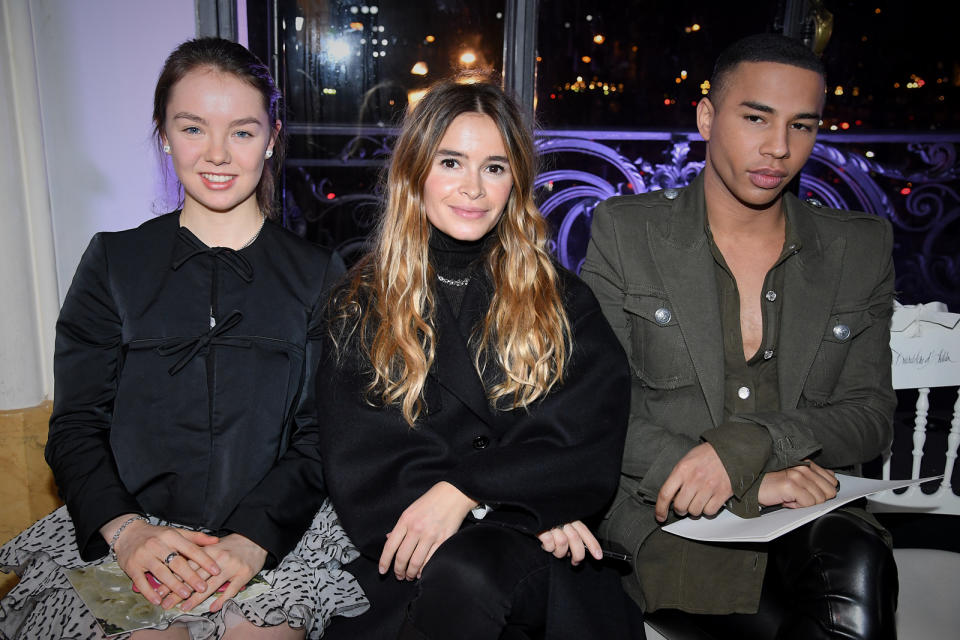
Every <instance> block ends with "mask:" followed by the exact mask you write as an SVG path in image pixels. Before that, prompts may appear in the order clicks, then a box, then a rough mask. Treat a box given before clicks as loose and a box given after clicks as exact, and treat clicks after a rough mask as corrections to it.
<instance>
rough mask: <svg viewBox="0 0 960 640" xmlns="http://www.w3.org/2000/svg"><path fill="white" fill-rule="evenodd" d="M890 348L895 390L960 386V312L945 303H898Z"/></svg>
mask: <svg viewBox="0 0 960 640" xmlns="http://www.w3.org/2000/svg"><path fill="white" fill-rule="evenodd" d="M890 350H891V353H892V356H893V388H894V389H917V388H921V387H947V386H955V385H960V314H956V313H950V312H948V311H947V307H946V305H944V304H943V303H942V302H929V303H927V304H919V305H907V306H903V305H900V304H898V303H894V311H893V319H892V320H891V322H890Z"/></svg>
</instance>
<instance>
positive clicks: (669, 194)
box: [663, 189, 680, 200]
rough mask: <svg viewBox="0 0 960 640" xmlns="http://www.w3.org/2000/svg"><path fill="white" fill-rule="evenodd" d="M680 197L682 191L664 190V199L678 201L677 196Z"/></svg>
mask: <svg viewBox="0 0 960 640" xmlns="http://www.w3.org/2000/svg"><path fill="white" fill-rule="evenodd" d="M679 195H680V191H679V190H677V189H664V190H663V197H664V198H666V199H667V200H676V199H677V196H679Z"/></svg>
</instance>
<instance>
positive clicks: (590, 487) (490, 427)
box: [317, 269, 630, 560]
mask: <svg viewBox="0 0 960 640" xmlns="http://www.w3.org/2000/svg"><path fill="white" fill-rule="evenodd" d="M490 286H491V285H490V284H489V282H488V281H487V280H486V279H485V278H483V277H475V278H473V279H472V280H471V283H470V285H469V287H468V289H467V291H466V292H465V294H464V300H463V303H462V311H461V314H460V318H461V320H458V319H457V318H456V317H454V314H453V312H452V311H451V309H450V307H449V306H448V305H447V304H446V300H445V299H444V298H443V296H442V295H439V296H438V308H437V327H436V329H437V351H436V359H435V363H434V366H433V367H432V369H431V370H430V372H429V375H428V378H427V381H426V389H425V400H426V404H427V412H426V415H424V416H422V417H421V419H420V420H419V421H418V422H417V424H416V425H415V427H414V428H410V427H408V426H407V424H406V422H404V421H403V419H402V417H401V414H400V411H399V410H398V409H397V408H396V407H387V408H383V407H380V406H372V405H371V404H369V403H368V402H367V401H366V399H365V398H364V389H365V387H366V385H367V384H368V382H369V380H370V378H369V372H368V364H367V363H365V361H364V358H363V357H361V356H360V355H359V354H358V353H357V350H356V348H350V347H349V346H348V347H347V348H346V349H345V350H344V351H343V352H342V353H340V354H339V356H338V355H337V354H335V352H334V350H333V349H330V348H326V349H324V351H325V354H326V357H327V358H329V361H328V364H327V366H326V367H325V370H324V373H322V374H321V375H318V376H317V402H318V406H319V413H320V415H321V416H323V421H324V425H323V426H322V427H321V428H320V434H319V440H318V442H319V446H320V449H321V451H322V457H323V467H324V477H325V479H326V484H327V488H328V490H329V492H330V497H331V499H332V500H333V504H334V506H335V507H336V509H337V513H338V514H339V516H340V519H341V522H342V524H343V526H344V528H345V529H346V531H347V533H348V534H349V535H350V538H351V539H352V540H353V542H354V543H355V544H356V545H357V546H358V547H359V549H360V551H361V553H362V554H364V555H365V556H366V557H367V558H370V559H374V560H375V559H377V558H379V556H380V553H381V551H382V548H383V543H384V540H385V534H386V533H387V532H389V531H390V530H391V529H392V528H393V526H394V524H395V523H396V521H397V519H398V518H399V517H400V514H401V513H402V512H403V510H404V509H406V508H407V507H408V506H409V505H410V504H411V503H412V502H413V501H414V500H416V499H417V498H419V497H420V496H421V495H423V494H424V493H425V492H426V491H427V490H428V489H430V487H431V486H433V485H434V484H435V483H437V482H440V481H444V480H445V481H447V482H450V483H451V484H453V485H454V486H455V487H457V488H458V489H460V490H461V491H462V492H463V493H464V494H466V495H468V496H470V497H472V498H473V499H475V500H478V501H479V502H480V503H486V504H489V505H495V506H496V508H495V509H494V511H493V512H491V513H490V514H488V515H487V517H486V519H485V521H486V522H497V523H501V524H506V525H508V526H513V527H517V528H520V529H523V530H525V531H527V532H529V533H531V534H536V533H538V532H540V531H543V530H545V529H548V528H550V527H552V526H554V525H558V524H561V523H565V522H568V521H571V520H576V519H584V520H587V519H590V518H591V517H593V516H595V515H599V514H600V513H602V511H603V509H604V508H605V506H606V505H607V503H608V502H609V501H610V499H611V497H612V496H613V494H614V491H615V489H616V486H617V479H618V475H619V466H620V460H621V455H622V451H623V442H624V437H625V430H626V423H627V412H628V398H629V393H630V377H629V369H628V365H627V361H626V357H625V354H624V351H623V349H622V347H621V346H620V344H619V342H618V341H617V338H616V336H615V335H614V333H613V331H612V330H611V329H610V327H609V325H608V324H607V321H606V320H605V319H604V317H603V314H602V313H601V310H600V306H599V304H598V303H597V301H596V298H594V296H593V294H592V293H591V292H590V290H589V289H588V288H587V287H586V285H584V284H583V283H582V282H581V281H580V280H579V279H578V278H577V277H576V276H574V275H572V274H570V273H568V272H566V271H563V270H562V269H561V270H560V286H561V290H562V291H563V296H564V304H565V307H566V310H567V314H568V316H569V319H570V323H571V326H572V331H573V349H572V353H571V357H570V360H569V364H568V367H567V370H566V374H565V377H564V381H563V383H562V385H560V386H558V387H556V388H554V390H553V391H552V392H551V393H550V394H549V395H548V396H547V397H546V398H544V399H543V400H541V401H540V402H538V403H536V404H535V405H534V406H532V407H530V408H529V410H524V409H515V410H512V411H494V410H493V409H491V407H490V405H489V403H488V401H487V399H486V394H485V391H484V387H483V384H482V382H481V380H480V377H479V376H478V375H477V372H476V370H475V368H474V365H473V356H472V353H471V352H470V350H469V349H468V347H467V338H468V336H469V335H470V332H471V330H472V326H470V323H471V320H470V319H472V318H482V317H483V315H484V312H485V310H486V308H487V305H488V304H489V300H490V294H491V291H490Z"/></svg>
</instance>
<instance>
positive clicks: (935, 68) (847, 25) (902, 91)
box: [823, 0, 960, 132]
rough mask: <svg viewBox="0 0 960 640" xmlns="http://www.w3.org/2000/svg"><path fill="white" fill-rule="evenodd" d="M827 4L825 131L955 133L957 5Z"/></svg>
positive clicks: (959, 119)
mask: <svg viewBox="0 0 960 640" xmlns="http://www.w3.org/2000/svg"><path fill="white" fill-rule="evenodd" d="M824 4H825V6H826V8H827V9H828V10H829V11H830V12H831V13H832V14H833V37H832V38H831V39H830V42H829V43H828V44H827V47H826V49H825V50H824V53H823V60H824V64H825V65H826V67H827V82H828V84H829V90H828V92H827V108H826V111H825V114H824V128H825V129H827V130H831V131H838V132H843V131H848V132H855V131H863V130H940V131H943V130H954V131H956V130H960V109H958V107H960V48H958V47H957V27H956V24H957V22H956V19H955V18H956V5H955V3H942V2H933V1H931V0H912V1H911V2H903V1H902V0H899V1H898V0H889V1H887V0H884V1H878V0H874V1H873V2H864V1H862V0H856V1H854V0H845V1H842V2H825V3H824ZM951 16H953V17H951ZM844 123H847V127H848V128H843V124H844ZM834 126H835V127H836V129H834V128H833V127H834Z"/></svg>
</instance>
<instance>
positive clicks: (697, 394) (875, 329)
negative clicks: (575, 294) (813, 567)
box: [581, 177, 896, 612]
mask: <svg viewBox="0 0 960 640" xmlns="http://www.w3.org/2000/svg"><path fill="white" fill-rule="evenodd" d="M784 202H785V206H786V213H787V217H788V220H789V223H790V224H791V225H793V228H794V230H795V232H796V234H797V235H798V236H799V238H800V247H801V248H800V250H799V252H798V253H797V254H796V255H793V256H791V258H790V259H789V260H788V261H786V262H785V264H784V265H783V267H784V268H785V269H786V271H785V274H784V283H783V291H782V292H781V293H780V295H781V296H782V305H783V306H782V313H781V316H780V318H781V319H780V322H781V325H780V332H779V335H780V340H779V347H778V353H777V361H778V362H777V373H778V377H779V395H780V408H781V410H780V411H775V412H763V413H753V414H739V415H733V416H729V417H728V421H733V422H742V423H746V424H747V425H749V426H750V427H752V428H745V429H744V433H745V434H755V433H756V431H755V429H756V426H757V425H758V426H760V427H762V428H763V429H766V431H767V432H768V433H769V435H770V441H764V442H762V443H758V445H757V446H763V447H767V449H768V450H769V451H770V454H769V459H768V460H767V463H766V465H765V467H764V469H763V470H760V471H759V473H757V475H756V476H754V477H752V478H751V477H747V478H745V479H744V478H739V479H738V480H737V482H735V483H734V492H735V495H742V494H743V493H744V491H743V489H744V488H745V487H742V486H741V487H738V486H737V483H741V484H742V483H744V482H747V483H749V482H750V481H751V480H753V481H755V482H757V483H758V482H759V480H760V478H761V477H762V472H763V471H772V470H777V469H783V468H786V467H789V466H794V465H797V464H799V463H801V461H802V460H803V459H804V458H810V459H812V460H814V461H815V462H817V463H818V464H820V465H821V466H823V467H826V468H830V469H834V470H837V471H843V472H846V473H858V472H859V466H860V464H861V463H864V462H867V461H870V460H872V459H874V458H876V457H877V456H878V455H880V454H881V453H882V452H883V451H885V450H886V449H888V448H889V446H890V443H891V441H892V437H893V411H894V408H895V406H896V396H895V394H894V392H893V390H892V388H891V373H890V364H891V363H890V349H889V319H890V316H891V313H892V302H893V293H894V291H893V286H894V273H893V264H892V259H891V250H892V230H891V227H890V224H889V222H888V221H886V220H884V219H882V218H879V217H876V216H873V215H867V214H863V213H856V212H848V211H840V210H835V209H828V208H823V207H817V206H814V205H811V204H808V203H805V202H801V201H800V200H799V199H797V198H796V197H794V196H793V195H792V194H786V195H785V196H784ZM705 219H706V205H705V202H704V194H703V182H702V177H698V178H697V179H695V180H694V181H693V182H692V183H691V184H690V186H689V187H687V188H685V189H682V190H677V189H667V190H663V191H658V192H652V193H647V194H643V195H634V196H619V197H614V198H610V199H609V200H607V201H605V202H603V203H601V204H600V205H599V206H598V207H597V209H596V211H595V213H594V218H593V225H592V231H591V235H592V237H591V240H590V245H589V248H588V250H587V257H586V260H585V262H584V264H583V268H582V271H581V276H582V278H583V279H584V280H585V281H586V282H587V284H588V285H589V286H590V287H591V288H592V289H593V291H594V293H595V294H596V296H597V298H598V299H599V301H600V304H601V306H602V308H603V311H604V314H605V315H606V318H607V320H608V321H609V322H610V324H611V326H612V327H613V329H614V332H615V333H616V334H617V336H618V338H619V340H620V342H621V344H622V345H623V347H624V349H625V350H626V352H627V354H628V356H629V359H630V365H631V370H632V378H633V382H632V393H631V399H630V403H631V415H630V424H629V431H628V434H627V441H626V448H625V451H624V456H623V464H622V469H621V477H620V486H619V490H618V494H617V497H616V499H615V501H614V503H613V504H612V506H611V508H610V510H609V512H608V514H607V516H606V518H605V520H604V522H603V524H602V525H601V528H600V534H601V536H602V537H604V538H606V539H608V540H610V541H613V542H615V543H617V544H619V545H621V546H623V547H625V548H626V550H627V551H629V552H631V553H632V554H633V556H634V559H635V560H634V562H635V563H636V558H637V557H638V556H639V555H640V553H639V551H640V546H641V545H642V544H643V542H644V540H646V539H647V538H648V536H650V535H651V533H653V532H654V531H655V530H656V529H657V528H658V526H659V525H658V523H657V522H656V520H655V519H654V509H653V505H654V503H655V502H656V498H657V493H658V492H659V490H660V487H661V485H662V484H663V483H664V481H665V480H666V479H667V476H668V475H669V474H670V472H671V471H672V469H673V467H674V465H675V464H676V463H677V462H678V461H679V460H680V458H682V457H683V456H684V455H685V454H686V453H687V452H688V451H689V450H690V449H691V448H693V447H694V446H696V445H698V444H700V443H701V442H703V441H704V438H703V435H704V433H705V432H707V431H709V430H711V429H716V428H717V427H718V426H719V425H721V424H722V423H723V422H724V420H725V416H724V415H723V414H724V397H723V393H724V354H723V335H722V331H721V316H720V302H719V299H718V296H719V294H718V291H717V283H716V277H715V262H714V258H713V256H712V254H711V252H710V247H709V242H708V238H707V236H706V233H705ZM770 442H772V448H771V447H770ZM744 446H745V447H750V446H752V445H751V444H750V443H749V442H745V443H744ZM761 455H762V454H761ZM728 471H731V470H730V469H728ZM753 495H754V497H755V490H754V492H753ZM735 502H736V500H733V501H732V502H731V503H730V504H729V506H730V507H731V508H733V510H734V511H735V512H742V510H741V509H738V508H737V506H738V505H736V504H734V503H735ZM713 547H715V550H716V553H717V554H729V555H730V557H729V558H725V560H727V561H725V562H721V563H719V565H720V566H725V567H731V566H740V567H741V568H742V570H739V571H737V570H733V571H731V572H730V574H728V575H725V576H718V577H715V578H714V581H713V582H711V580H709V579H708V580H706V581H704V582H701V583H700V587H699V588H693V587H691V585H689V584H688V585H684V584H683V583H682V581H678V580H657V582H658V583H662V584H644V585H643V589H642V592H641V591H640V585H639V583H638V582H637V580H636V574H637V567H636V564H635V566H634V579H633V580H630V579H628V580H626V581H625V587H626V588H627V590H628V591H629V592H630V593H631V595H632V596H633V597H634V599H635V600H637V601H638V602H639V603H640V604H641V606H646V607H647V609H648V610H653V609H656V608H659V607H661V606H670V607H678V608H682V609H686V610H690V611H714V612H722V611H734V610H738V611H742V610H744V607H743V606H742V599H743V598H744V597H746V599H747V600H751V599H753V598H754V595H755V596H756V598H759V592H760V585H761V583H762V577H763V570H764V568H765V566H766V565H765V563H766V555H765V553H763V552H762V549H761V550H760V551H757V550H755V549H747V548H733V547H724V546H723V545H713ZM738 555H739V556H742V558H737V557H736V556H738ZM684 560H685V559H683V558H679V557H677V558H661V559H660V560H659V562H661V563H664V564H663V565H662V566H663V567H665V569H663V570H661V571H660V573H659V574H657V575H661V576H666V575H667V573H666V571H668V570H672V569H671V567H676V566H679V564H680V563H681V562H683V561H684ZM686 560H689V559H686ZM670 563H673V565H671V564H670ZM678 570H679V569H678ZM688 570H689V568H688ZM647 575H649V572H648V574H647ZM738 581H740V582H744V583H749V584H742V585H740V586H741V589H740V595H739V596H730V594H729V593H728V590H727V589H717V590H714V589H711V588H710V586H711V585H713V584H717V585H719V584H726V585H731V584H736V583H737V582H738ZM704 585H707V586H704ZM744 594H747V595H746V596H744ZM751 594H753V595H751ZM732 597H733V598H734V599H736V597H740V598H741V601H740V603H739V605H738V604H737V603H734V602H733V601H732V600H731V598H732ZM651 601H652V602H651ZM755 605H756V602H755V601H754V602H753V605H752V606H753V607H754V609H753V610H755ZM746 608H747V609H749V608H750V607H749V605H748V606H747V607H746Z"/></svg>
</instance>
